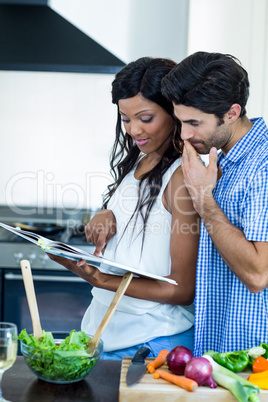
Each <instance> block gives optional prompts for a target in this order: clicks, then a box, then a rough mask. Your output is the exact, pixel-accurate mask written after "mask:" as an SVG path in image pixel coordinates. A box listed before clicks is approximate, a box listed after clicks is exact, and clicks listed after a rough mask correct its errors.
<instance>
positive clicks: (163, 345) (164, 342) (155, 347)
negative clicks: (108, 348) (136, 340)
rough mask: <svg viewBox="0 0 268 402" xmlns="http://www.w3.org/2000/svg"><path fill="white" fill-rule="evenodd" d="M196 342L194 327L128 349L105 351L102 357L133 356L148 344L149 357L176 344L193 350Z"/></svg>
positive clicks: (106, 358) (111, 358) (169, 349)
mask: <svg viewBox="0 0 268 402" xmlns="http://www.w3.org/2000/svg"><path fill="white" fill-rule="evenodd" d="M193 344H194V327H192V328H190V329H188V331H185V332H181V333H180V334H176V335H171V336H160V337H159V338H155V339H152V340H151V341H149V342H145V343H140V344H139V345H135V346H131V347H130V348H126V349H119V350H115V351H112V352H103V354H102V356H101V359H103V360H121V359H122V357H133V356H134V355H135V353H136V352H137V350H138V349H139V348H140V347H141V346H147V347H148V348H149V349H151V352H150V354H149V355H148V357H156V356H157V355H158V353H159V352H160V350H162V349H167V350H168V351H171V350H172V349H173V348H175V347H176V346H186V347H187V348H189V349H190V350H193Z"/></svg>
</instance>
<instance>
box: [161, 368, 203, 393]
mask: <svg viewBox="0 0 268 402" xmlns="http://www.w3.org/2000/svg"><path fill="white" fill-rule="evenodd" d="M160 377H161V378H163V379H164V380H167V381H169V382H172V383H173V384H175V385H178V386H179V387H181V388H183V389H186V391H191V392H193V391H195V390H196V389H197V388H198V384H197V382H196V381H194V380H191V379H190V378H186V377H183V376H180V375H176V374H171V373H169V372H167V371H164V370H156V372H155V373H154V378H160Z"/></svg>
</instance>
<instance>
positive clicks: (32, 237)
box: [0, 222, 177, 285]
mask: <svg viewBox="0 0 268 402" xmlns="http://www.w3.org/2000/svg"><path fill="white" fill-rule="evenodd" d="M0 227H2V228H3V229H6V230H9V231H10V232H12V233H14V234H15V235H17V236H21V237H23V238H24V239H26V240H28V241H30V242H31V243H34V244H35V245H37V246H39V247H41V249H42V250H43V251H45V252H46V253H48V254H55V255H58V256H60V257H65V258H69V259H70V260H74V261H79V260H85V261H86V262H87V263H88V264H89V265H93V266H94V267H96V268H99V269H100V270H104V271H105V272H107V273H110V274H117V275H118V272H119V271H121V270H122V275H124V273H125V272H132V273H133V274H136V275H139V276H145V277H148V278H151V279H157V280H161V281H165V282H169V283H172V284H173V285H177V282H176V281H174V280H173V279H169V278H165V277H163V276H159V275H155V274H151V273H148V272H143V271H140V270H139V269H136V268H132V267H129V266H126V265H123V264H118V263H117V262H114V261H111V260H107V259H106V258H103V257H96V256H95V255H94V254H91V253H89V252H87V251H85V250H81V249H79V248H77V247H73V246H69V245H68V244H65V243H62V242H60V241H52V240H50V239H47V238H46V237H44V236H41V235H39V234H37V233H33V232H28V231H26V230H22V229H20V228H15V227H13V226H8V225H6V224H5V223H1V222H0Z"/></svg>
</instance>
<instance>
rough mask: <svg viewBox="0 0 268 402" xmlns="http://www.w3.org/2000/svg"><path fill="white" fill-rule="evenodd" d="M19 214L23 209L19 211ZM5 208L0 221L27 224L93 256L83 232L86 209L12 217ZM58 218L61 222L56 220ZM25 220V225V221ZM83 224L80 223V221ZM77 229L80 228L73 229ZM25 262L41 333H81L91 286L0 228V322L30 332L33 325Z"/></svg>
mask: <svg viewBox="0 0 268 402" xmlns="http://www.w3.org/2000/svg"><path fill="white" fill-rule="evenodd" d="M23 211H24V209H23ZM15 215H16V216H14V213H13V211H11V210H10V209H9V208H7V207H3V206H0V222H4V223H7V224H9V225H10V224H13V222H17V224H18V222H21V223H22V225H24V224H26V223H27V226H28V229H29V226H30V225H32V226H33V228H35V230H34V231H36V228H38V227H40V228H42V231H44V230H45V231H46V232H47V233H40V234H42V235H44V236H46V237H48V238H49V239H51V240H61V241H63V240H64V241H65V242H66V243H68V244H71V245H74V246H77V247H79V248H81V249H86V250H88V251H89V252H94V246H93V245H92V244H88V243H87V242H86V239H85V235H84V232H83V229H84V223H85V222H84V221H85V219H84V218H85V216H86V219H87V220H88V219H89V214H88V213H87V212H86V211H80V212H77V213H75V214H74V213H72V215H70V213H69V212H66V211H62V210H60V211H58V210H53V212H51V211H50V213H49V214H48V213H46V212H43V213H42V214H40V213H37V214H32V212H31V213H28V214H27V208H25V214H22V215H20V214H15ZM59 216H60V219H59ZM25 222H26V223H25ZM83 222H84V223H83ZM78 228H79V230H78ZM22 259H26V260H29V261H30V264H31V269H32V274H33V280H34V287H35V292H36V299H37V304H38V308H39V313H40V321H41V326H42V328H43V329H45V330H46V331H52V330H53V331H56V330H60V331H71V330H73V329H76V330H80V327H81V320H82V317H83V315H84V313H85V310H86V309H87V307H88V305H89V304H90V302H91V299H92V296H91V290H92V286H91V285H90V284H89V283H88V282H86V281H84V280H82V279H81V278H80V277H78V276H76V275H74V274H73V273H71V272H70V271H68V270H67V269H65V268H64V267H62V266H61V265H59V264H57V263H55V262H54V261H52V260H51V259H50V258H49V257H48V256H47V255H46V253H44V252H43V251H42V250H41V248H39V247H38V246H36V245H34V244H32V243H30V242H28V241H26V240H24V239H23V238H21V237H19V236H15V235H13V234H12V233H10V232H9V231H7V230H5V229H2V228H0V291H1V297H0V320H1V321H9V322H13V323H15V324H16V325H17V326H18V331H19V332H20V331H21V330H22V329H24V328H26V330H27V332H28V333H31V332H32V330H33V328H32V322H31V317H30V310H29V307H28V303H27V298H26V292H25V288H24V283H23V279H22V273H21V269H20V261H21V260H22Z"/></svg>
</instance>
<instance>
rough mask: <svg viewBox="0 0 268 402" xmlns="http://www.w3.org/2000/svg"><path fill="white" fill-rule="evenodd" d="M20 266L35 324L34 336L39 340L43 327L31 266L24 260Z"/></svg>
mask: <svg viewBox="0 0 268 402" xmlns="http://www.w3.org/2000/svg"><path fill="white" fill-rule="evenodd" d="M20 266H21V272H22V277H23V282H24V287H25V291H26V296H27V301H28V305H29V309H30V314H31V319H32V324H33V334H34V336H35V337H36V338H38V339H39V338H40V337H41V336H42V327H41V324H40V318H39V312H38V306H37V301H36V296H35V290H34V283H33V276H32V270H31V265H30V262H29V261H27V260H22V261H21V262H20Z"/></svg>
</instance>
